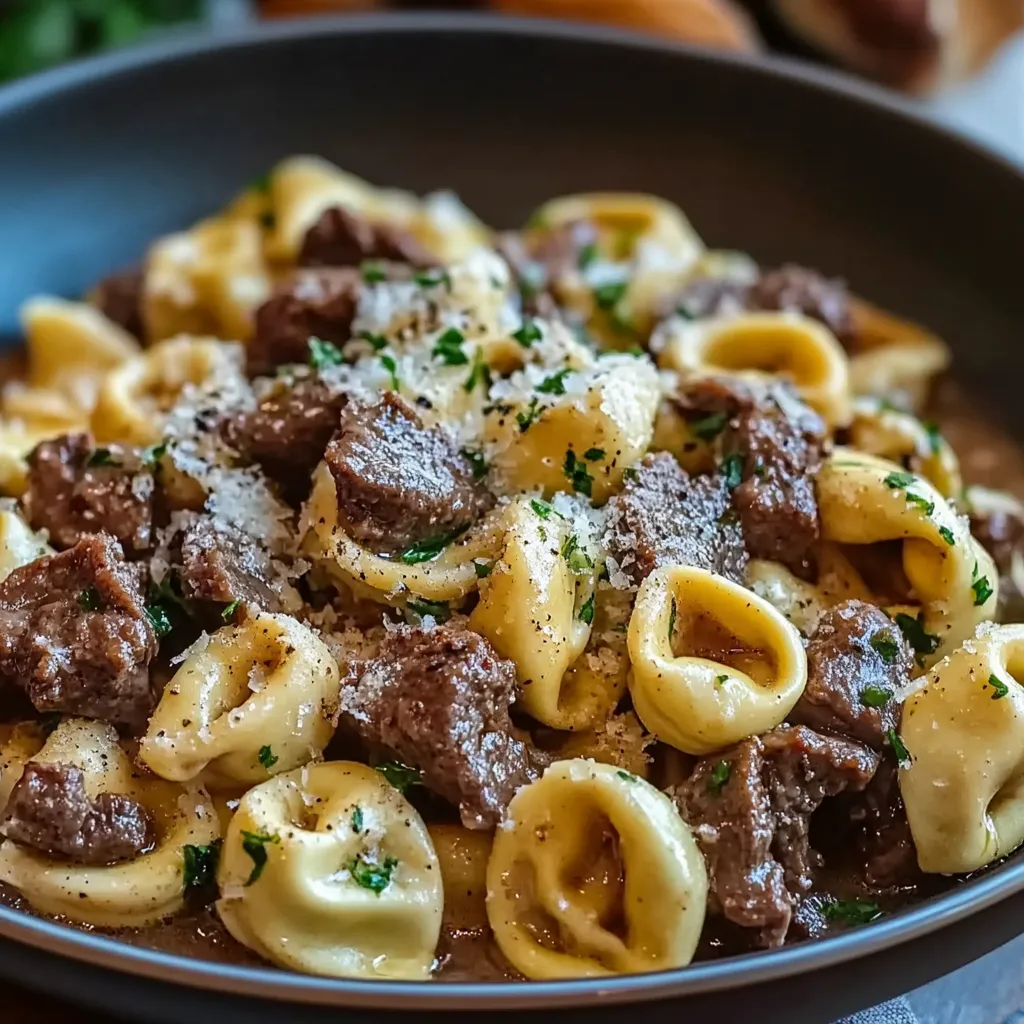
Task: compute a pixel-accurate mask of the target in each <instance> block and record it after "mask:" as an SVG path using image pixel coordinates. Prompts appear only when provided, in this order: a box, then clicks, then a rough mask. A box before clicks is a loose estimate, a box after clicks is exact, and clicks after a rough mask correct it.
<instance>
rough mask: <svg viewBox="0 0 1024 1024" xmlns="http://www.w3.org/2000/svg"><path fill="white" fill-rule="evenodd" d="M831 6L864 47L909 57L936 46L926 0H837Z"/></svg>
mask: <svg viewBox="0 0 1024 1024" xmlns="http://www.w3.org/2000/svg"><path fill="white" fill-rule="evenodd" d="M835 6H836V7H837V8H838V9H839V11H840V12H841V14H842V16H844V17H845V18H846V21H847V24H848V25H849V27H850V29H851V30H852V32H853V33H854V35H855V36H856V37H857V39H858V40H859V41H860V42H861V43H863V44H864V45H865V46H871V47H877V48H878V49H879V50H882V51H892V52H896V53H903V54H909V53H912V52H914V51H925V52H931V51H932V50H933V49H935V48H936V47H937V46H938V44H939V41H940V37H939V34H938V32H937V30H936V24H935V22H934V21H933V16H932V10H931V5H930V4H929V3H928V0H900V2H898V3H893V0H838V2H837V3H836V5H835Z"/></svg>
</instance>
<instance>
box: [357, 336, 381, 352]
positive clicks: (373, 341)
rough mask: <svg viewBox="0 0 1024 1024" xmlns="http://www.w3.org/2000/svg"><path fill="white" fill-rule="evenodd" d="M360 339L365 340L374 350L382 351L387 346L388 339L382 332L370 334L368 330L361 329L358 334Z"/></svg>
mask: <svg viewBox="0 0 1024 1024" xmlns="http://www.w3.org/2000/svg"><path fill="white" fill-rule="evenodd" d="M358 338H359V339H360V341H365V342H366V344H367V345H369V346H370V348H372V349H373V351H374V352H383V351H384V349H386V348H387V347H388V339H387V338H385V337H384V335H383V334H372V333H371V332H370V331H361V332H360V333H359V335H358Z"/></svg>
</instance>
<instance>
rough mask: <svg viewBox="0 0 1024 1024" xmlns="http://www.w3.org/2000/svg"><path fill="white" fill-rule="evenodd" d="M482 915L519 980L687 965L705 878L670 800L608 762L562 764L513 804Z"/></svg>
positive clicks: (497, 839)
mask: <svg viewBox="0 0 1024 1024" xmlns="http://www.w3.org/2000/svg"><path fill="white" fill-rule="evenodd" d="M487 889H488V897H487V916H488V918H489V919H490V922H491V928H492V929H493V931H494V937H495V939H496V940H497V942H498V945H499V947H500V948H501V951H502V952H503V953H504V954H505V956H506V957H507V958H508V960H509V962H510V963H511V964H512V965H513V966H514V967H515V968H516V969H517V970H519V971H521V972H522V973H523V974H524V975H526V977H527V978H530V979H533V980H545V979H552V978H586V977H590V978H593V977H605V976H608V975H612V974H632V973H639V972H643V971H658V970H666V969H669V968H672V967H683V966H685V965H686V964H688V963H689V962H690V960H691V959H692V957H693V953H694V950H695V949H696V947H697V941H698V939H699V938H700V932H701V928H702V926H703V924H704V912H705V907H706V903H707V872H706V869H705V866H704V858H703V857H702V856H701V854H700V851H699V850H698V848H697V844H696V842H695V841H694V838H693V836H692V835H691V834H690V830H689V827H688V826H687V825H686V823H685V822H684V821H683V820H682V819H681V818H680V816H679V812H678V811H677V810H676V808H675V806H674V804H673V803H672V801H671V800H670V799H669V798H668V797H667V796H665V794H664V793H660V792H659V791H658V790H657V789H655V788H654V787H653V786H652V785H650V784H649V783H647V782H645V781H644V780H643V779H640V778H637V777H636V776H635V775H631V774H630V773H628V772H624V771H622V770H621V769H619V768H615V767H614V766H613V765H606V764H598V763H596V762H594V761H584V760H574V761H559V762H557V763H556V764H554V765H552V766H551V767H550V768H549V769H548V770H547V771H546V772H545V773H544V775H543V777H542V778H540V779H538V780H537V781H536V782H533V783H531V784H530V785H528V786H525V787H523V788H522V789H521V790H519V792H518V793H517V794H516V795H515V797H514V798H513V799H512V803H511V804H510V805H509V809H508V819H507V820H506V821H505V823H504V824H503V825H502V826H501V827H500V828H499V829H498V830H497V831H496V832H495V835H494V847H493V850H492V853H491V857H490V861H489V862H488V865H487Z"/></svg>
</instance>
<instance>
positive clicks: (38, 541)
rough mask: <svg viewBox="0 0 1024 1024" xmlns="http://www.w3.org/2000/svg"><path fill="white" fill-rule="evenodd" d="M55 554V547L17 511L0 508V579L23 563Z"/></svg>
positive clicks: (26, 563) (3, 578)
mask: <svg viewBox="0 0 1024 1024" xmlns="http://www.w3.org/2000/svg"><path fill="white" fill-rule="evenodd" d="M52 554H53V548H51V547H50V545H49V544H47V543H46V542H45V541H44V540H43V539H42V538H41V537H40V536H39V534H38V533H36V532H35V531H34V530H33V529H32V528H31V527H30V526H29V525H28V523H26V522H25V520H24V519H22V518H21V516H20V515H18V513H17V512H14V511H12V510H11V509H6V508H5V509H0V580H5V579H7V577H8V576H10V574H11V573H12V572H13V571H14V570H15V569H17V568H19V567H20V566H22V565H28V563H29V562H34V561H35V560H36V559H37V558H45V557H46V556H47V555H52Z"/></svg>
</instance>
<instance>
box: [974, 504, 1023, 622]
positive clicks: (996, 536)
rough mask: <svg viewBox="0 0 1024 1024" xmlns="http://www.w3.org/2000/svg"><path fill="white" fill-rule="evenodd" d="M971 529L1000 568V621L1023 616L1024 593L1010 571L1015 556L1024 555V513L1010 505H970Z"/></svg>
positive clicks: (1011, 620) (1010, 620)
mask: <svg viewBox="0 0 1024 1024" xmlns="http://www.w3.org/2000/svg"><path fill="white" fill-rule="evenodd" d="M970 519H971V533H973V534H974V536H975V538H976V539H977V540H978V542H979V543H980V544H981V546H982V547H983V548H984V549H985V550H986V551H987V552H988V553H989V554H990V555H991V556H992V560H993V561H994V562H995V563H996V569H998V570H999V612H998V618H999V621H1000V622H1017V621H1019V620H1020V618H1021V617H1024V594H1022V593H1021V591H1020V587H1019V586H1018V584H1017V580H1016V579H1015V578H1014V574H1013V562H1014V556H1015V555H1016V556H1018V557H1021V556H1024V515H1021V513H1020V512H1019V511H1018V510H1017V509H1016V508H1014V507H1013V506H1012V505H1009V504H1007V505H1006V506H996V507H992V508H986V509H972V510H971V514H970Z"/></svg>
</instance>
